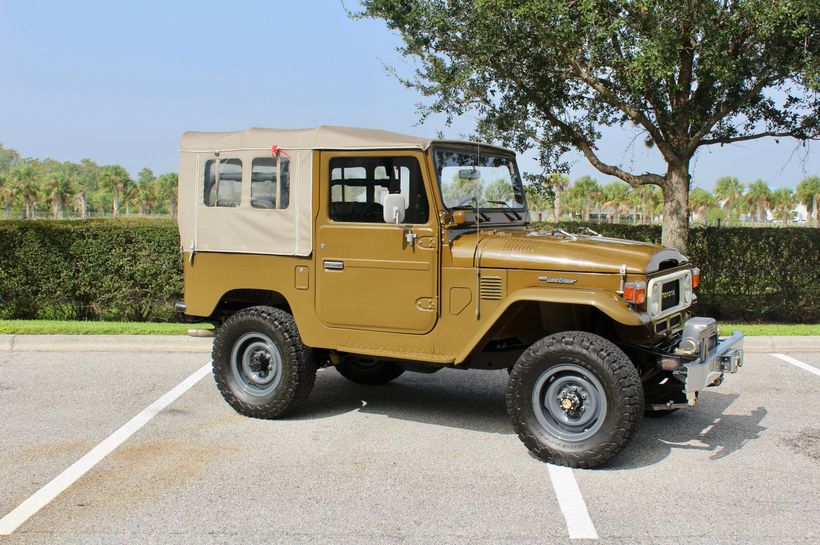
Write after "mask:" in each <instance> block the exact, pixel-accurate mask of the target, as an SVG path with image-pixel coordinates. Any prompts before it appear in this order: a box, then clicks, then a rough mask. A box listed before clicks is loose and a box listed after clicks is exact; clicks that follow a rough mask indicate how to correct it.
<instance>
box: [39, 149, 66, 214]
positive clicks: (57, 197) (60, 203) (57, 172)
mask: <svg viewBox="0 0 820 545" xmlns="http://www.w3.org/2000/svg"><path fill="white" fill-rule="evenodd" d="M55 162H56V161H55ZM42 190H43V195H44V196H45V197H46V198H47V199H48V200H49V202H51V212H52V218H54V219H59V218H62V217H63V207H64V206H65V204H66V202H67V201H68V200H69V199H70V198H71V195H72V193H73V192H74V184H72V183H71V178H69V176H68V174H67V173H66V170H65V168H63V166H62V165H60V164H59V163H57V164H56V165H51V168H49V169H48V170H47V171H46V173H45V175H44V176H43V184H42Z"/></svg>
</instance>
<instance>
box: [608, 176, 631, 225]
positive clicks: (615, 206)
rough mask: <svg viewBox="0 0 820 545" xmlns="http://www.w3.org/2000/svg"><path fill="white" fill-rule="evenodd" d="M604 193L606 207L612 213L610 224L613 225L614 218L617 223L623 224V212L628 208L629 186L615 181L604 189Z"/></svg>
mask: <svg viewBox="0 0 820 545" xmlns="http://www.w3.org/2000/svg"><path fill="white" fill-rule="evenodd" d="M602 193H603V199H604V207H606V208H607V210H608V211H610V210H611V211H612V213H611V214H609V219H610V223H612V218H613V216H614V218H615V223H621V212H622V211H623V210H624V207H626V206H627V203H628V199H629V186H628V185H627V184H625V183H623V182H621V181H618V180H613V181H612V182H609V183H608V184H606V185H605V186H604V187H603V191H602Z"/></svg>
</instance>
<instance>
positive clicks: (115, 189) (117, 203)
mask: <svg viewBox="0 0 820 545" xmlns="http://www.w3.org/2000/svg"><path fill="white" fill-rule="evenodd" d="M111 197H112V198H113V199H114V206H113V210H112V212H113V216H114V217H115V218H116V217H117V216H119V215H120V190H119V188H118V187H117V186H116V185H115V186H114V187H112V188H111Z"/></svg>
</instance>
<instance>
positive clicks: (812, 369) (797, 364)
mask: <svg viewBox="0 0 820 545" xmlns="http://www.w3.org/2000/svg"><path fill="white" fill-rule="evenodd" d="M772 356H774V357H775V358H777V359H780V360H783V361H785V362H786V363H791V364H792V365H794V366H795V367H799V368H800V369H803V370H804V371H808V372H809V373H814V374H815V375H817V376H818V377H820V369H818V368H817V367H813V366H811V365H809V364H808V363H803V362H802V361H800V360H796V359H794V358H793V357H791V356H787V355H786V354H772Z"/></svg>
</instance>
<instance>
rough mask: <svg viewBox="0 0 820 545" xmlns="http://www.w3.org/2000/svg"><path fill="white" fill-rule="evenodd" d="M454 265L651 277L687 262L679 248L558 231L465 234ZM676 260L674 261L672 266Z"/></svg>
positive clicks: (456, 244) (456, 249)
mask: <svg viewBox="0 0 820 545" xmlns="http://www.w3.org/2000/svg"><path fill="white" fill-rule="evenodd" d="M452 253H453V261H454V265H455V266H458V267H473V266H475V263H474V259H475V258H476V257H477V258H478V265H479V266H480V267H486V268H494V269H535V270H545V271H567V272H597V273H618V272H620V269H621V266H624V265H625V266H626V271H627V272H628V273H631V274H651V273H653V272H655V271H657V270H659V269H660V268H661V264H662V263H663V265H664V268H670V266H672V267H675V266H678V265H680V264H683V263H685V262H687V259H686V258H685V257H684V256H683V255H681V253H680V252H678V251H677V250H673V249H670V248H664V247H663V246H658V245H656V244H649V243H646V242H636V241H634V240H625V239H620V238H609V237H601V236H588V235H575V234H567V233H562V232H558V231H525V230H519V231H503V230H501V231H499V230H488V231H482V232H481V233H479V234H476V233H466V234H464V235H461V236H460V237H458V238H456V239H455V240H454V241H453V243H452ZM669 261H674V263H668V262H669Z"/></svg>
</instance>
